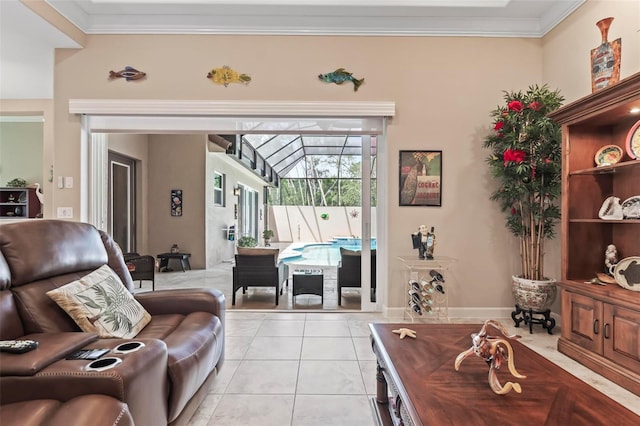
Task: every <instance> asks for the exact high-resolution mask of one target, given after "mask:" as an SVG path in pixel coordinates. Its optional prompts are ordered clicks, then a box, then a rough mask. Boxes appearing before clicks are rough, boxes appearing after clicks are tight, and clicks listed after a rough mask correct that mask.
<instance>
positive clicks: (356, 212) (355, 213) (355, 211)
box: [349, 209, 360, 219]
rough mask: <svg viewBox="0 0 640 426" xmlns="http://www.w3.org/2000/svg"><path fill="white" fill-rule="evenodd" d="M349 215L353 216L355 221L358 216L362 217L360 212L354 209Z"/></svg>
mask: <svg viewBox="0 0 640 426" xmlns="http://www.w3.org/2000/svg"><path fill="white" fill-rule="evenodd" d="M349 214H350V215H351V217H352V218H353V219H357V218H358V216H359V215H360V212H359V211H358V210H356V209H353V210H351V212H350V213H349Z"/></svg>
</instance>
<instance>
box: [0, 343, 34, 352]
mask: <svg viewBox="0 0 640 426" xmlns="http://www.w3.org/2000/svg"><path fill="white" fill-rule="evenodd" d="M37 347H38V342H36V341H35V340H0V352H9V353H12V354H22V353H25V352H29V351H31V350H33V349H35V348H37Z"/></svg>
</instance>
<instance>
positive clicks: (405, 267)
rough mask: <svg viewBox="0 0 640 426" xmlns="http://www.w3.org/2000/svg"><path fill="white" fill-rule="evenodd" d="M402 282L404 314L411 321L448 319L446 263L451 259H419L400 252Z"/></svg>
mask: <svg viewBox="0 0 640 426" xmlns="http://www.w3.org/2000/svg"><path fill="white" fill-rule="evenodd" d="M398 260H399V261H400V263H401V266H402V276H403V278H402V280H403V286H404V317H405V319H406V318H407V317H408V318H410V319H411V320H412V321H416V320H420V321H429V320H434V321H447V322H448V321H449V287H450V286H451V284H452V274H451V273H450V267H451V265H452V264H453V263H454V262H455V259H453V258H450V257H436V258H435V259H429V260H421V259H416V257H415V256H412V257H409V256H400V257H398Z"/></svg>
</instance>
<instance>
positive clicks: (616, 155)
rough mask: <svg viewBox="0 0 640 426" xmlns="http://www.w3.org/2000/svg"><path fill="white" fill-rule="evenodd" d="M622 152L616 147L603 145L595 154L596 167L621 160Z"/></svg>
mask: <svg viewBox="0 0 640 426" xmlns="http://www.w3.org/2000/svg"><path fill="white" fill-rule="evenodd" d="M623 155H624V152H623V151H622V148H620V147H619V146H618V145H605V146H603V147H602V148H600V149H599V150H598V152H596V156H595V160H596V165H597V166H598V167H602V166H610V165H612V164H616V163H617V162H619V161H620V160H621V159H622V156H623Z"/></svg>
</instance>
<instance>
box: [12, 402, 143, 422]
mask: <svg viewBox="0 0 640 426" xmlns="http://www.w3.org/2000/svg"><path fill="white" fill-rule="evenodd" d="M0 425H3V426H43V425H46V426H73V425H83V426H86V425H91V426H133V425H134V423H133V418H132V417H131V413H130V412H129V408H128V407H127V404H125V403H124V402H121V401H118V400H117V399H115V398H112V397H110V396H105V395H83V396H79V397H76V398H73V399H72V400H70V401H67V402H60V401H55V400H52V399H36V400H31V401H22V402H14V403H12V404H6V405H2V406H0Z"/></svg>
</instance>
